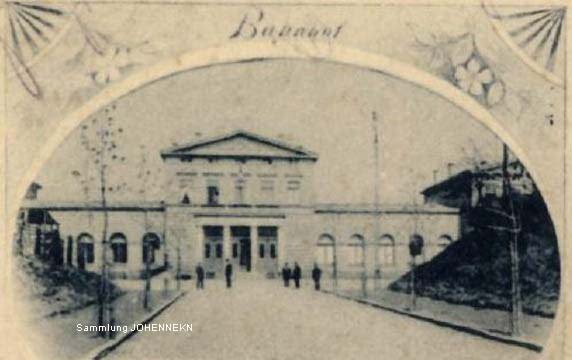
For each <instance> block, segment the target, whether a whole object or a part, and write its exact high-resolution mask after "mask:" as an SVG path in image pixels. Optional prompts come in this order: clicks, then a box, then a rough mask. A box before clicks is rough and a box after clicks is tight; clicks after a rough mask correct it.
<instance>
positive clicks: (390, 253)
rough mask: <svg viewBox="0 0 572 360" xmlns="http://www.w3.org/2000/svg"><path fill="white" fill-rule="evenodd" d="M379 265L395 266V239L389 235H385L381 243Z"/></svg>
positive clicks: (379, 243) (379, 242)
mask: <svg viewBox="0 0 572 360" xmlns="http://www.w3.org/2000/svg"><path fill="white" fill-rule="evenodd" d="M378 246H379V254H378V256H379V264H381V265H382V266H395V239H394V238H393V236H391V235H389V234H385V235H383V236H382V237H381V238H380V239H379V241H378Z"/></svg>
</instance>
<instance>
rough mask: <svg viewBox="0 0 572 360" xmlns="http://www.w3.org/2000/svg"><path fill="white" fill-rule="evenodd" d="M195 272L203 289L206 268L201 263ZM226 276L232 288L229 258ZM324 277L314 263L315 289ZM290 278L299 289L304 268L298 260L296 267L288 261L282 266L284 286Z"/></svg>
mask: <svg viewBox="0 0 572 360" xmlns="http://www.w3.org/2000/svg"><path fill="white" fill-rule="evenodd" d="M195 274H196V275H197V289H199V290H202V289H204V288H205V269H204V267H203V265H202V264H201V263H199V264H198V265H197V267H196V268H195ZM224 277H225V280H226V287H227V289H230V288H231V287H232V264H231V263H230V260H229V259H226V261H225V266H224ZM321 278H322V270H321V269H320V268H319V267H318V264H316V263H314V268H313V269H312V280H314V289H315V290H320V279H321ZM290 279H292V280H293V281H294V286H295V287H296V288H297V289H298V288H300V280H301V279H302V268H300V265H298V263H297V262H294V268H293V269H291V268H290V266H289V265H288V263H285V264H284V267H283V268H282V280H283V281H284V286H285V287H289V286H290Z"/></svg>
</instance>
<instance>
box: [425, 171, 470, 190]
mask: <svg viewBox="0 0 572 360" xmlns="http://www.w3.org/2000/svg"><path fill="white" fill-rule="evenodd" d="M472 178H473V172H472V171H470V170H465V171H461V172H460V173H457V174H455V175H453V176H450V177H448V178H447V179H445V180H443V181H440V182H438V183H436V184H434V185H432V186H430V187H428V188H426V189H425V190H423V191H422V192H421V194H423V195H424V196H431V195H434V194H436V193H439V192H442V191H445V190H446V191H447V192H449V193H451V194H453V193H457V192H458V191H461V192H462V191H463V190H464V188H465V187H466V185H467V184H469V185H470V184H471V183H470V181H471V180H472Z"/></svg>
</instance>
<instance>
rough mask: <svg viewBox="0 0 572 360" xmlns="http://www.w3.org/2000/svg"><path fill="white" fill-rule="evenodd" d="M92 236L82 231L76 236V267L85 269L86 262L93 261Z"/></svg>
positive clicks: (90, 262)
mask: <svg viewBox="0 0 572 360" xmlns="http://www.w3.org/2000/svg"><path fill="white" fill-rule="evenodd" d="M93 243H94V241H93V236H91V235H90V234H88V233H82V234H80V235H79V236H78V237H77V264H78V268H80V269H85V265H86V264H92V263H93V262H94V261H95V253H94V245H93Z"/></svg>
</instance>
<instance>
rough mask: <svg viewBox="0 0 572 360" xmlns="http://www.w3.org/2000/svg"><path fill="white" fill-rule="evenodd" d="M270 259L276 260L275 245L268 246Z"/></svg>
mask: <svg viewBox="0 0 572 360" xmlns="http://www.w3.org/2000/svg"><path fill="white" fill-rule="evenodd" d="M270 257H271V258H272V259H276V244H270Z"/></svg>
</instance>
